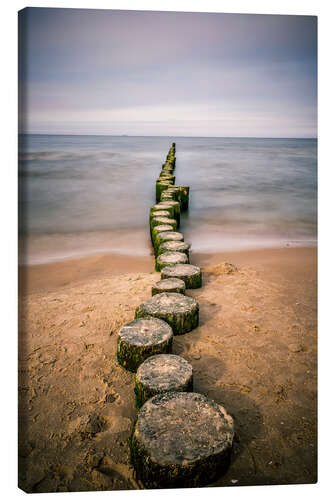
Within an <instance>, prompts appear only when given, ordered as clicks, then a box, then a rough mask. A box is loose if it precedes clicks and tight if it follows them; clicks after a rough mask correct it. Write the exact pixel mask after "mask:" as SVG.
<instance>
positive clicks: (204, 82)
mask: <svg viewBox="0 0 333 500" xmlns="http://www.w3.org/2000/svg"><path fill="white" fill-rule="evenodd" d="M24 12H27V13H28V16H27V26H28V28H29V29H28V33H27V34H24V33H23V34H22V31H21V48H22V51H23V52H24V53H25V55H26V65H23V66H22V71H21V73H20V74H21V84H20V85H21V89H22V93H21V97H22V103H23V104H24V105H23V106H22V107H21V108H22V113H21V116H20V124H21V130H22V129H24V130H28V131H30V132H38V133H89V134H94V133H101V134H103V133H105V134H129V135H155V134H157V135H164V134H166V135H202V136H209V135H214V136H221V135H222V136H223V135H225V136H244V135H245V136H257V137H258V136H265V137H267V136H269V137H281V136H282V137H314V136H316V126H317V125H316V106H317V99H316V92H317V89H316V69H317V68H316V64H317V61H316V21H315V18H311V17H300V16H248V15H223V14H209V15H208V14H188V13H186V14H184V13H153V12H126V11H84V10H63V9H60V10H56V9H28V10H27V11H24ZM24 40H25V41H28V42H29V43H26V44H24V43H23V42H22V41H24ZM23 111H25V113H24V112H23Z"/></svg>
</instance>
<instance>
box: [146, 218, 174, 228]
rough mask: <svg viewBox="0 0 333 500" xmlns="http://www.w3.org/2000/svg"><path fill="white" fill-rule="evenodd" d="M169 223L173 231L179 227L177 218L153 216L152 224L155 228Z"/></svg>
mask: <svg viewBox="0 0 333 500" xmlns="http://www.w3.org/2000/svg"><path fill="white" fill-rule="evenodd" d="M160 225H167V226H171V227H172V229H173V231H175V230H176V229H177V221H176V219H169V217H152V218H151V221H150V226H151V228H152V229H154V227H155V226H160Z"/></svg>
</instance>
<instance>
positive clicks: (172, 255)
mask: <svg viewBox="0 0 333 500" xmlns="http://www.w3.org/2000/svg"><path fill="white" fill-rule="evenodd" d="M187 263H188V257H187V255H186V254H185V253H183V252H163V253H161V254H160V255H158V257H157V258H156V260H155V270H156V271H161V270H162V269H163V268H164V267H166V266H174V265H176V264H187Z"/></svg>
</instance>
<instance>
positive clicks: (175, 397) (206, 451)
mask: <svg viewBox="0 0 333 500" xmlns="http://www.w3.org/2000/svg"><path fill="white" fill-rule="evenodd" d="M184 415H186V418H184ZM233 437H234V425H233V419H232V417H231V416H230V415H228V414H227V412H226V410H225V409H224V408H223V407H222V406H220V405H218V404H217V403H215V402H214V401H212V400H209V399H208V398H206V397H205V396H203V395H202V394H198V393H193V392H168V393H165V394H161V395H157V396H154V397H153V398H151V399H149V400H148V401H147V402H146V403H145V404H144V405H143V406H142V408H141V410H140V411H139V413H138V419H137V422H136V424H135V428H134V432H133V435H132V437H131V441H130V448H131V460H132V463H133V466H134V468H135V470H136V474H137V476H138V478H139V479H140V480H141V481H142V483H143V484H144V486H145V487H147V488H172V487H173V488H176V487H198V486H203V485H205V484H209V483H210V482H212V481H214V480H215V479H216V478H217V477H219V476H221V474H222V473H223V472H224V471H225V469H226V468H227V466H228V464H229V461H230V454H231V449H232V444H233Z"/></svg>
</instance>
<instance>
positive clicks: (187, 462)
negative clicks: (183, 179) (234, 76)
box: [117, 143, 234, 488]
mask: <svg viewBox="0 0 333 500" xmlns="http://www.w3.org/2000/svg"><path fill="white" fill-rule="evenodd" d="M175 153H176V144H175V143H173V144H172V146H171V148H170V150H169V152H168V154H167V157H166V161H165V163H164V164H163V166H162V170H161V172H160V174H159V177H158V179H157V181H156V204H155V205H153V206H152V207H151V208H150V213H149V227H150V235H151V241H152V246H153V250H154V255H155V270H156V271H160V272H161V280H160V281H158V282H157V283H155V284H154V286H153V287H152V298H151V299H149V300H147V301H146V302H144V303H143V304H140V305H139V306H138V307H137V309H136V311H135V319H134V321H131V322H129V323H127V324H126V325H124V326H123V327H122V328H121V330H120V332H119V334H118V339H117V358H118V362H119V364H120V365H121V366H123V367H124V368H126V369H127V370H130V371H132V372H135V373H136V377H135V387H134V393H135V401H136V406H137V408H138V409H139V412H138V416H137V420H136V423H135V426H134V428H133V432H132V435H131V437H130V439H129V445H130V453H131V461H132V464H133V466H134V469H135V471H136V476H137V479H138V480H140V481H141V482H142V484H143V486H144V487H148V488H170V487H186V486H187V487H189V486H190V487H193V486H201V485H204V484H208V483H209V482H211V481H213V480H214V479H215V478H216V477H218V476H219V475H221V474H222V473H223V472H224V470H225V468H226V467H227V465H228V462H229V458H230V452H231V447H232V441H233V435H234V430H233V420H232V418H231V417H230V416H229V415H228V414H227V412H226V411H225V409H224V408H223V407H222V406H220V405H218V404H216V403H215V402H214V401H211V400H209V399H207V398H206V397H205V396H203V395H202V394H199V393H195V392H192V391H193V368H192V366H191V364H190V363H188V362H187V361H186V360H185V359H184V358H182V357H180V356H176V355H174V354H172V342H173V337H174V335H182V334H186V333H188V332H190V331H191V330H193V329H194V328H196V327H197V326H198V324H199V304H198V302H197V301H196V300H195V299H194V298H193V297H190V296H188V295H186V294H185V291H186V289H191V288H199V287H201V286H202V274H201V269H200V268H199V267H197V266H194V265H192V264H190V263H189V259H190V251H189V250H190V245H189V244H187V243H186V242H184V237H183V234H182V233H180V232H179V231H178V229H179V226H180V221H181V213H182V212H183V211H185V210H188V206H189V187H188V186H176V185H175V175H174V170H175V167H176V156H175Z"/></svg>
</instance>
